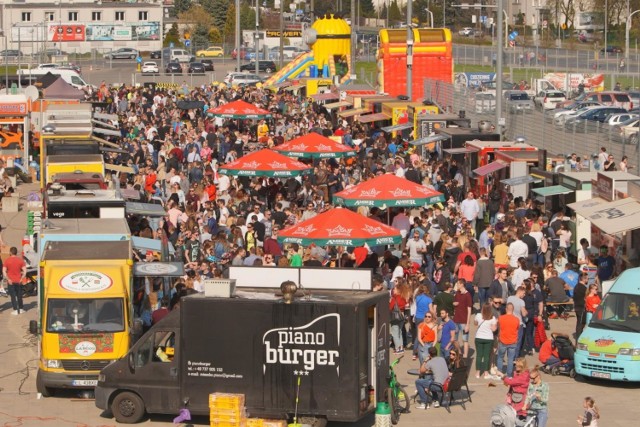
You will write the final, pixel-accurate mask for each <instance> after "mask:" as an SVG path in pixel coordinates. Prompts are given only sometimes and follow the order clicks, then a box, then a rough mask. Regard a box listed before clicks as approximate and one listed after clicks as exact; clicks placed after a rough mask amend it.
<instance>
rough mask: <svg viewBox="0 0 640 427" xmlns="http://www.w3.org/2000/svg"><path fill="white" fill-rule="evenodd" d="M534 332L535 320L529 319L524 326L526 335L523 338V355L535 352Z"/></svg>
mask: <svg viewBox="0 0 640 427" xmlns="http://www.w3.org/2000/svg"><path fill="white" fill-rule="evenodd" d="M533 331H534V324H533V319H529V320H527V323H525V325H524V334H523V338H522V352H523V353H528V352H530V351H532V350H533V346H534V343H535V341H534V339H533Z"/></svg>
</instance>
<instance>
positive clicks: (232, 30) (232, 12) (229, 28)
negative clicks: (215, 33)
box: [222, 3, 236, 40]
mask: <svg viewBox="0 0 640 427" xmlns="http://www.w3.org/2000/svg"><path fill="white" fill-rule="evenodd" d="M222 35H223V36H224V38H225V40H226V39H227V38H229V39H230V40H234V37H235V35H236V5H235V3H231V4H229V8H228V9H227V18H226V19H225V21H224V29H223V31H222Z"/></svg>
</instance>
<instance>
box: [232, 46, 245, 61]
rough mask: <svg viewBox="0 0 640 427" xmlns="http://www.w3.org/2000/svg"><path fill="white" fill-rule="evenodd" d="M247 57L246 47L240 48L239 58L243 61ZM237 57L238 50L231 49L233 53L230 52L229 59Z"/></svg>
mask: <svg viewBox="0 0 640 427" xmlns="http://www.w3.org/2000/svg"><path fill="white" fill-rule="evenodd" d="M246 55H247V48H246V47H241V48H240V58H241V59H244V57H245V56H246ZM237 57H238V49H233V52H231V58H233V59H236V58H237Z"/></svg>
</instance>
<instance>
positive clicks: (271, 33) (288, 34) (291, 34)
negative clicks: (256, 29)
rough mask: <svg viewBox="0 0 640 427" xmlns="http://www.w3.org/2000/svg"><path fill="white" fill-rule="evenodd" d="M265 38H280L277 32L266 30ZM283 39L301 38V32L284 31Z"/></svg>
mask: <svg viewBox="0 0 640 427" xmlns="http://www.w3.org/2000/svg"><path fill="white" fill-rule="evenodd" d="M266 33H267V37H280V31H279V30H267V31H266ZM283 37H286V38H291V37H302V30H285V31H284V34H283Z"/></svg>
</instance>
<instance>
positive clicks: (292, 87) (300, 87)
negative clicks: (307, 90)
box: [284, 85, 304, 91]
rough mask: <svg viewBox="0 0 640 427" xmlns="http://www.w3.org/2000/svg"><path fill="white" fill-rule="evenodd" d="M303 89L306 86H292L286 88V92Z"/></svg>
mask: <svg viewBox="0 0 640 427" xmlns="http://www.w3.org/2000/svg"><path fill="white" fill-rule="evenodd" d="M303 87H304V85H291V86H288V87H285V88H284V90H286V91H294V90H299V89H302V88H303Z"/></svg>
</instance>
